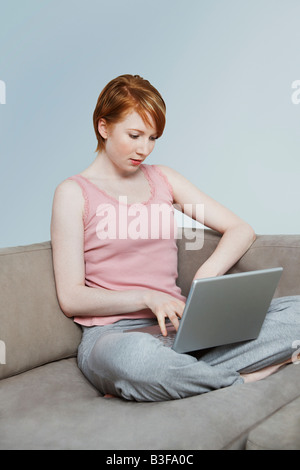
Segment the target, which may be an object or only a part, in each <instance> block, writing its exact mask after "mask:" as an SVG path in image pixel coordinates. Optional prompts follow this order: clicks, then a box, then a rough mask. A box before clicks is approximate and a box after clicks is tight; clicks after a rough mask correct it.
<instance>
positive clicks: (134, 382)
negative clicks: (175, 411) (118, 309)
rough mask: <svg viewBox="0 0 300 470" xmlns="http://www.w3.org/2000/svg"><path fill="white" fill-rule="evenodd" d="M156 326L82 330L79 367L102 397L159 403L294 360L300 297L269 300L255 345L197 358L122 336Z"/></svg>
mask: <svg viewBox="0 0 300 470" xmlns="http://www.w3.org/2000/svg"><path fill="white" fill-rule="evenodd" d="M156 323H157V322H156V320H152V319H137V320H121V321H118V322H117V323H114V324H112V325H106V326H94V327H90V328H87V327H83V337H82V341H81V344H80V346H79V349H78V365H79V367H80V369H81V370H82V372H83V373H84V375H85V376H86V377H87V379H88V380H89V381H90V382H91V383H92V384H93V385H94V386H95V387H96V388H97V389H98V390H99V391H100V392H101V393H103V394H107V393H108V394H112V395H116V396H118V397H123V398H125V399H127V400H136V401H163V400H172V399H179V398H184V397H188V396H192V395H198V394H201V393H205V392H208V391H211V390H215V389H219V388H223V387H228V386H230V385H235V384H242V383H244V380H243V378H242V377H241V376H240V373H242V372H244V373H249V372H254V371H256V370H259V369H262V368H264V367H266V366H269V365H273V364H279V363H281V362H283V361H285V360H287V359H289V358H291V357H292V354H293V353H294V352H295V347H296V346H295V344H299V342H300V295H299V296H289V297H281V298H277V299H273V301H272V302H271V305H270V308H269V311H268V313H267V316H266V319H265V321H264V324H263V327H262V330H261V332H260V335H259V337H258V338H257V339H256V340H253V341H245V342H242V343H237V344H231V345H227V346H220V347H216V348H212V349H209V350H206V351H204V352H199V354H178V353H176V352H175V351H173V350H172V349H171V348H168V347H166V346H164V345H163V344H162V343H161V342H160V341H159V339H156V338H154V337H153V336H151V335H149V334H146V333H140V332H136V333H127V334H123V331H124V330H126V329H132V328H135V327H136V328H141V327H142V326H148V325H152V324H156ZM295 342H296V343H295ZM299 367H300V365H299Z"/></svg>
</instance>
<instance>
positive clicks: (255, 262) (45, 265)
mask: <svg viewBox="0 0 300 470" xmlns="http://www.w3.org/2000/svg"><path fill="white" fill-rule="evenodd" d="M219 237H220V235H219V234H218V233H215V232H213V231H211V230H206V229H205V230H201V229H192V228H189V229H187V228H184V229H182V230H181V232H180V235H179V236H178V284H179V286H180V287H181V289H182V292H183V293H184V294H185V295H187V293H188V291H189V287H190V284H191V281H192V278H193V275H194V273H195V272H196V270H197V268H198V267H199V266H200V264H201V263H203V262H204V260H205V259H206V258H207V257H208V256H209V255H210V254H211V253H212V252H213V250H214V249H215V247H216V245H217V243H218V241H219ZM276 266H282V267H283V275H282V277H281V280H280V282H279V285H278V288H277V290H276V292H275V295H274V297H280V296H286V295H298V294H300V236H299V235H258V236H257V239H256V241H255V242H254V244H253V245H252V246H251V248H250V249H249V250H248V251H247V252H246V253H245V255H244V256H243V257H242V258H241V259H240V260H239V262H238V263H237V264H236V265H235V266H234V267H233V268H232V269H231V270H230V272H232V273H234V272H242V271H251V270H257V269H261V268H269V267H276ZM0 286H1V298H0V379H1V380H0V449H1V450H105V451H110V452H113V451H115V453H114V454H112V455H114V456H117V455H118V454H117V453H116V451H121V450H123V451H128V450H134V451H135V452H138V451H146V450H148V451H149V450H151V451H152V452H159V451H161V452H162V451H168V452H170V451H174V452H175V451H176V452H184V451H187V450H189V451H190V450H194V451H199V450H225V449H227V450H242V449H243V450H260V449H264V450H275V449H278V450H279V449H280V450H287V449H300V432H299V431H300V364H299V365H298V363H297V362H298V361H296V362H295V361H294V363H292V364H289V365H286V366H284V367H282V368H281V369H280V370H279V371H278V372H276V373H275V374H273V375H271V376H269V377H268V378H266V379H264V380H261V381H259V382H255V383H247V384H241V385H235V386H232V387H228V388H223V389H219V390H213V391H211V392H208V393H206V394H203V395H198V396H193V397H190V398H185V399H181V400H171V401H163V402H156V403H148V402H128V401H125V400H123V399H119V398H107V397H103V396H101V394H100V393H99V392H98V391H97V390H96V389H95V388H94V387H93V386H92V385H91V384H90V383H89V382H88V380H87V379H86V378H85V377H84V376H83V374H82V373H81V371H80V370H79V368H78V366H77V360H76V353H77V348H78V345H79V343H80V339H81V328H80V327H79V326H78V325H77V324H75V323H74V322H73V320H72V319H71V318H67V317H66V316H65V315H64V314H63V313H62V311H61V309H60V306H59V303H58V300H57V295H56V289H55V280H54V273H53V265H52V251H51V242H50V241H46V242H42V243H35V244H31V245H27V246H17V247H8V248H1V249H0ZM295 339H296V340H297V339H298V340H299V341H298V343H297V344H298V345H299V346H298V347H300V338H295Z"/></svg>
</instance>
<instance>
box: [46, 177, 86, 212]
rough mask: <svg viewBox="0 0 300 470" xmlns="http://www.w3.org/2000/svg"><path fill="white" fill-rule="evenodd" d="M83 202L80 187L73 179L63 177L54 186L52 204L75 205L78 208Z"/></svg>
mask: <svg viewBox="0 0 300 470" xmlns="http://www.w3.org/2000/svg"><path fill="white" fill-rule="evenodd" d="M83 202H84V197H83V194H82V190H81V187H80V186H79V184H78V183H77V181H75V180H73V179H69V178H67V179H65V180H63V181H62V182H61V183H59V184H58V186H57V187H56V188H55V191H54V198H53V205H54V207H56V206H61V207H62V206H64V207H66V206H73V207H74V206H77V207H79V208H80V209H81V208H82V204H83Z"/></svg>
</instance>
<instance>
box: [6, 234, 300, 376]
mask: <svg viewBox="0 0 300 470" xmlns="http://www.w3.org/2000/svg"><path fill="white" fill-rule="evenodd" d="M219 240H220V236H219V235H218V234H217V233H215V232H213V231H211V230H204V231H203V230H199V229H198V230H196V231H194V230H192V229H187V228H184V229H183V230H182V231H181V232H179V237H178V274H179V276H178V285H179V286H180V287H181V289H182V292H183V294H184V295H187V294H188V291H189V288H190V284H191V282H192V279H193V277H194V274H195V272H196V271H197V269H198V268H199V266H200V265H201V264H202V263H203V262H204V261H205V260H206V259H207V258H208V257H209V256H210V254H211V253H212V252H213V251H214V249H215V248H216V246H217V244H218V242H219ZM276 266H282V267H283V268H284V271H283V275H282V278H281V280H280V283H279V286H278V289H277V290H276V293H275V297H278V296H284V295H296V294H300V269H299V266H300V236H298V235H273V236H271V235H260V236H258V237H257V239H256V241H255V243H254V244H253V245H252V247H251V248H250V249H249V250H248V252H247V253H246V254H245V255H244V256H243V257H242V258H241V259H240V261H239V262H238V263H237V264H236V265H235V266H233V268H232V269H231V270H230V272H242V271H251V270H256V269H262V268H269V267H276ZM0 293H1V295H0V379H1V378H5V377H9V376H12V375H15V374H18V373H21V372H23V371H26V370H28V369H31V368H34V367H37V366H40V365H43V364H45V363H48V362H51V361H56V360H59V359H63V358H68V357H72V356H75V355H76V354H77V348H78V345H79V343H80V339H81V328H80V327H79V326H78V325H77V324H75V323H74V322H73V320H72V319H70V318H67V317H66V316H65V315H64V314H63V313H62V311H61V309H60V306H59V303H58V300H57V296H56V289H55V281H54V273H53V264H52V251H51V243H50V242H43V243H36V244H33V245H27V246H20V247H14V248H2V249H0ZM4 362H5V363H4Z"/></svg>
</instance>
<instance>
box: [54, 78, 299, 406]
mask: <svg viewBox="0 0 300 470" xmlns="http://www.w3.org/2000/svg"><path fill="white" fill-rule="evenodd" d="M165 112H166V107H165V103H164V101H163V99H162V97H161V95H160V94H159V92H158V91H157V90H156V89H155V88H154V87H153V86H152V85H151V84H150V83H149V82H148V81H147V80H144V79H143V78H141V77H139V76H136V75H135V76H132V75H123V76H120V77H117V78H116V79H114V80H112V81H111V82H110V83H108V84H107V85H106V87H105V88H104V89H103V91H102V92H101V94H100V96H99V98H98V102H97V105H96V108H95V111H94V128H95V133H96V136H97V141H98V146H97V157H96V158H95V160H94V161H93V162H92V164H91V165H90V166H89V167H88V168H86V169H85V170H84V171H82V172H81V173H80V174H78V175H75V176H73V177H70V178H68V179H66V180H65V181H63V182H62V183H61V184H60V185H59V186H58V187H57V188H56V191H55V195H54V201H53V214H52V222H51V239H52V247H53V262H54V271H55V279H56V286H57V294H58V299H59V302H60V305H61V308H62V310H63V312H64V313H65V314H66V315H67V316H68V317H74V320H75V322H77V323H79V324H81V325H82V328H83V339H82V342H81V344H80V347H79V350H78V364H79V367H80V368H81V370H82V371H83V373H84V374H85V375H86V377H87V378H88V379H89V380H90V381H91V382H92V383H93V384H94V385H95V386H96V387H97V388H98V389H99V391H100V392H101V393H103V394H105V395H106V396H119V397H123V398H126V399H128V400H138V401H157V400H158V401H159V400H168V399H176V398H181V397H186V396H191V395H195V394H199V393H203V392H207V391H209V390H212V389H216V388H220V387H226V386H229V385H233V384H238V383H244V382H245V381H251V380H258V379H260V378H262V377H265V376H267V375H269V374H270V373H272V372H273V371H274V370H276V369H277V368H278V367H279V365H276V366H273V364H280V363H282V362H285V361H289V360H290V359H289V358H290V357H291V354H292V353H291V344H292V339H293V340H294V339H295V322H296V324H297V325H298V326H297V328H298V332H299V334H298V337H300V331H299V319H298V317H299V315H298V317H297V315H296V313H295V312H296V310H298V311H299V298H296V297H295V298H293V299H292V301H291V299H279V300H276V301H273V303H272V306H271V308H270V312H269V314H268V317H269V318H271V317H272V318H273V319H274V318H275V317H276V316H278V315H280V312H282V311H283V309H285V310H287V311H286V312H285V315H286V318H287V317H288V318H289V322H290V323H291V324H290V325H289V328H287V329H288V332H289V335H288V336H286V335H285V342H283V341H281V342H280V341H279V340H278V338H277V337H276V341H275V340H274V341H273V342H271V343H272V344H271V345H270V344H269V343H270V338H272V337H274V335H275V336H276V334H277V333H276V329H277V326H272V325H273V323H274V322H273V323H272V321H271V323H270V325H271V326H270V325H269V323H268V321H267V320H266V322H265V323H266V324H265V328H264V329H263V332H262V333H261V336H260V337H261V339H260V340H256V341H254V342H250V343H247V344H245V345H240V346H235V347H233V346H229V347H220V348H216V349H214V350H213V351H209V352H208V353H207V354H206V355H204V356H203V357H202V358H201V360H197V358H196V357H194V356H192V355H189V354H177V353H175V352H174V351H173V350H172V349H170V348H167V347H165V346H163V345H162V343H161V342H160V341H159V340H158V339H155V338H153V337H152V336H150V335H148V334H145V333H137V332H135V333H128V334H123V332H124V331H125V330H126V329H127V330H128V329H133V328H135V327H136V328H140V327H141V326H147V325H152V324H155V323H156V322H158V324H159V325H160V329H161V331H162V334H163V335H164V336H166V334H167V332H166V325H165V322H166V320H168V321H170V322H171V323H173V325H174V326H175V328H176V329H177V328H178V325H179V319H180V318H181V316H182V313H183V309H184V305H185V300H186V299H185V298H184V297H183V296H182V294H181V291H180V289H179V288H178V287H177V286H176V278H177V247H176V233H175V230H174V214H173V205H174V204H176V206H177V207H181V208H182V209H187V210H186V211H185V212H186V213H188V215H190V216H191V217H193V218H195V219H197V220H198V221H199V222H200V223H202V224H205V226H207V227H210V228H212V229H213V230H216V231H218V232H220V233H221V234H222V237H221V240H220V242H219V244H218V246H217V248H216V250H215V251H214V253H213V254H212V255H211V256H210V258H209V259H208V260H207V261H206V262H205V263H204V264H203V265H202V266H200V267H199V269H198V270H197V272H196V274H195V278H205V277H210V276H219V275H222V274H224V273H226V272H227V271H228V269H229V268H230V267H231V266H232V265H234V264H235V263H236V262H237V261H238V260H239V258H240V257H241V256H242V255H243V254H244V253H245V252H246V251H247V250H248V249H249V247H250V246H251V244H252V243H253V241H254V239H255V234H254V231H253V229H252V228H251V227H250V226H249V225H248V224H247V223H245V222H244V221H243V220H241V219H240V218H239V217H237V216H236V215H235V214H233V213H232V212H231V211H229V210H228V209H226V208H225V207H223V206H222V205H221V204H219V203H217V202H216V201H214V200H213V199H211V198H210V197H209V196H207V195H206V194H204V193H203V192H201V191H200V190H199V189H198V188H197V187H195V186H194V185H193V184H192V183H190V182H189V181H188V180H186V179H185V178H184V177H183V176H182V175H180V174H179V173H177V172H176V171H175V170H173V169H171V168H168V167H166V166H163V165H147V164H144V163H143V162H144V161H145V159H146V158H147V157H148V156H149V155H150V153H151V152H152V150H153V148H154V145H155V142H156V140H157V139H158V138H159V137H160V136H161V135H162V133H163V130H164V126H165ZM191 203H192V204H191ZM198 205H204V214H205V218H203V215H201V214H203V211H197V207H198ZM162 207H163V208H169V212H168V216H167V217H166V216H164V217H163V218H162V217H156V218H155V217H154V215H153V214H155V213H156V214H158V215H159V214H160V210H161V208H162ZM157 208H158V211H156V212H155V211H154V210H153V209H157ZM162 219H163V220H162ZM166 221H167V222H168V223H167V227H166ZM296 307H297V308H296ZM288 313H289V315H288ZM297 322H298V323H297ZM277 324H278V323H277ZM285 333H286V331H285ZM266 341H267V342H268V344H269V347H268V350H267V351H266V350H265V349H264V346H263V345H264V344H265V342H266ZM254 351H255V352H254ZM271 355H272V357H271V359H270V356H271ZM250 358H251V359H250ZM268 358H269V359H268ZM254 359H255V360H254ZM270 366H271V367H270ZM264 367H267V368H266V369H264V370H262V369H263V368H264ZM257 370H258V371H259V372H256V373H254V374H249V375H248V374H246V373H245V374H243V375H240V372H241V371H244V372H253V371H257ZM239 371H240V372H239Z"/></svg>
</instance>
